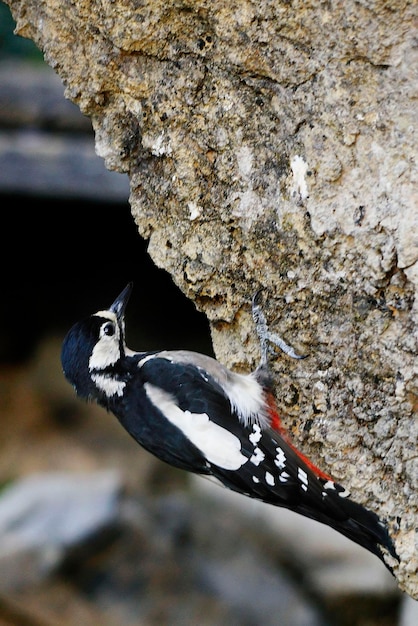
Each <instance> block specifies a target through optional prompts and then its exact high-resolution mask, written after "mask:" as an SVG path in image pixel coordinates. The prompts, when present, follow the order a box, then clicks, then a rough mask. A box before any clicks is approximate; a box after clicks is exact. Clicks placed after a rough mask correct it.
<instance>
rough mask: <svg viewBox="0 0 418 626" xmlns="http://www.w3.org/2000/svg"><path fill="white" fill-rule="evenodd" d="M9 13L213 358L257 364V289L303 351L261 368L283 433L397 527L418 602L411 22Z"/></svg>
mask: <svg viewBox="0 0 418 626" xmlns="http://www.w3.org/2000/svg"><path fill="white" fill-rule="evenodd" d="M8 4H9V5H10V8H11V10H12V14H13V16H14V18H15V20H16V21H17V30H16V32H17V34H19V35H22V36H25V37H29V38H31V39H33V40H34V41H35V43H36V44H37V45H38V46H39V47H40V48H41V49H42V50H43V52H44V55H45V59H46V61H47V62H48V63H49V64H50V65H51V66H52V67H53V68H54V69H55V71H56V72H57V73H58V75H59V76H60V77H61V79H62V81H63V83H64V85H65V87H66V91H65V93H66V96H67V97H68V98H69V99H71V100H72V101H73V102H75V103H76V104H77V105H78V106H79V107H80V109H81V110H82V112H83V113H84V114H86V115H87V116H89V117H90V118H91V120H92V123H93V126H94V129H95V133H96V150H97V152H98V154H99V155H100V156H101V157H103V158H104V160H105V163H106V166H107V167H108V168H109V169H115V170H118V171H121V172H126V173H128V175H129V178H130V184H131V197H130V203H131V207H132V213H133V215H134V218H135V221H136V223H137V225H138V229H139V233H140V234H141V235H142V236H143V237H144V238H147V239H149V253H150V255H151V256H152V258H153V259H154V261H155V263H156V264H157V265H158V266H160V267H163V268H165V269H166V270H168V271H169V272H170V274H171V275H172V276H173V278H174V280H175V282H176V283H177V284H178V285H179V286H180V288H181V289H182V290H183V291H184V292H185V293H186V294H187V295H188V296H189V297H190V298H192V299H193V300H194V301H195V302H196V305H197V307H198V308H199V309H200V310H202V311H204V312H205V314H206V315H207V316H208V318H209V320H210V321H211V330H212V337H213V342H214V349H215V352H216V354H217V356H218V358H219V359H220V360H221V361H223V362H224V363H225V364H227V365H228V366H230V367H235V368H237V369H241V370H248V368H249V367H254V366H255V364H256V362H257V358H258V350H257V342H256V337H255V335H254V332H253V326H252V321H251V314H250V299H251V296H252V295H253V293H254V292H255V291H256V290H257V289H260V288H261V289H262V290H263V292H264V296H265V310H266V313H267V315H268V316H269V319H270V322H271V325H272V327H273V328H274V331H275V332H278V333H279V334H281V335H282V336H283V337H284V338H285V339H286V340H287V341H288V342H290V343H292V344H293V345H295V347H296V348H297V349H298V350H299V351H305V352H307V353H309V355H310V357H309V359H306V360H304V361H302V362H289V359H287V358H286V357H282V356H279V355H278V358H277V359H275V358H273V359H272V361H273V363H272V366H273V370H274V374H275V377H276V381H277V397H278V402H279V405H280V407H281V408H282V412H283V414H284V421H285V423H286V425H287V426H288V427H289V428H290V429H291V430H292V432H293V435H294V438H295V440H296V443H297V444H298V445H299V446H301V447H302V448H303V449H304V451H305V452H307V453H309V454H310V455H311V456H312V457H313V458H314V459H315V460H316V461H317V462H318V463H319V464H320V465H321V466H322V467H323V468H324V469H325V470H327V471H328V472H330V473H332V474H333V475H334V476H335V477H336V478H337V479H338V480H339V481H340V482H342V483H343V484H345V485H346V486H349V487H350V489H351V492H352V495H353V496H354V497H355V499H357V500H358V501H360V502H362V503H363V504H364V505H366V506H368V507H370V508H372V509H374V510H375V511H376V512H378V513H379V514H380V515H381V516H382V517H384V518H385V519H387V520H388V523H389V526H390V529H391V532H392V535H393V537H394V539H395V541H396V545H397V550H398V552H399V555H400V557H401V561H402V562H401V566H400V567H399V570H398V571H397V576H398V580H399V584H400V587H401V588H402V589H404V590H405V591H407V592H408V593H409V594H410V595H412V596H413V597H415V598H418V582H417V568H418V561H417V555H416V546H415V542H416V537H415V526H416V515H417V504H418V497H417V488H418V459H417V454H416V445H417V436H418V420H417V414H416V407H417V396H418V388H417V381H416V377H415V362H416V354H417V330H416V329H417V303H416V291H417V286H418V269H417V268H418V265H417V259H418V210H417V206H418V185H417V175H416V119H417V105H416V99H415V100H414V96H413V94H414V92H415V93H416V89H417V83H418V77H417V73H416V67H417V63H418V58H417V57H418V52H417V50H418V49H417V47H416V45H415V43H414V38H415V36H416V19H417V5H416V3H408V2H405V1H398V2H391V3H390V5H389V3H387V2H383V0H381V1H379V0H377V1H371V0H365V1H362V2H354V0H349V1H348V2H344V3H335V4H334V3H331V4H330V3H318V2H292V3H289V2H287V1H284V0H283V1H276V0H274V1H272V0H258V1H257V2H251V1H245V0H241V2H234V3H227V4H226V3H224V2H222V1H218V0H214V1H212V2H206V1H204V0H193V1H188V0H185V1H184V2H181V3H174V2H169V3H167V2H166V1H164V2H160V1H158V0H154V1H152V0H151V1H149V2H144V3H137V2H134V1H133V0H117V1H116V2H108V1H103V2H92V1H89V0H81V1H80V2H77V3H73V4H68V3H61V2H57V1H56V0H46V1H44V2H42V3H39V2H34V1H33V0H20V1H18V0H8ZM68 219H70V216H68Z"/></svg>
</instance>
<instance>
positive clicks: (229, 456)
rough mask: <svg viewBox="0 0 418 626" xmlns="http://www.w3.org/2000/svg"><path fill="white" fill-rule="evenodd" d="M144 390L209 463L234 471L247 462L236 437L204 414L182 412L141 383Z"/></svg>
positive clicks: (171, 400)
mask: <svg viewBox="0 0 418 626" xmlns="http://www.w3.org/2000/svg"><path fill="white" fill-rule="evenodd" d="M144 388H145V391H146V394H147V396H148V398H149V399H150V400H151V402H152V403H153V404H154V405H155V406H156V407H158V409H159V410H160V411H161V412H162V414H163V415H164V417H165V418H166V419H168V420H169V421H170V422H171V423H172V424H174V425H175V426H177V428H179V429H180V430H181V431H182V433H183V434H184V435H185V436H186V437H187V439H189V440H190V441H191V442H192V443H193V444H194V445H195V446H196V448H198V449H199V450H200V451H201V452H202V454H203V455H204V456H205V457H206V459H207V460H208V461H209V463H213V464H214V465H218V467H222V468H223V469H226V470H238V469H239V468H240V467H242V466H243V465H244V463H246V462H247V461H248V459H247V457H245V456H244V455H243V454H242V453H241V442H240V440H239V439H238V437H236V436H235V435H233V434H232V433H230V432H229V431H228V430H226V429H225V428H222V427H221V426H218V424H214V423H213V422H211V421H210V420H209V417H208V416H207V414H206V413H191V412H190V411H182V410H181V409H180V408H179V407H178V406H177V404H176V402H175V399H174V398H173V396H172V395H171V394H169V393H167V392H165V391H163V390H161V389H159V388H158V387H155V386H154V385H151V384H150V383H145V384H144Z"/></svg>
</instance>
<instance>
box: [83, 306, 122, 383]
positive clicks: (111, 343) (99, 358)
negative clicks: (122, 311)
mask: <svg viewBox="0 0 418 626" xmlns="http://www.w3.org/2000/svg"><path fill="white" fill-rule="evenodd" d="M96 315H98V316H100V317H104V318H107V319H108V320H109V321H111V322H113V323H114V325H115V334H114V335H111V336H109V335H105V334H104V333H103V328H102V330H101V337H100V339H99V341H98V342H97V343H96V345H95V346H94V349H93V352H92V354H91V357H90V360H89V369H90V371H93V370H103V369H105V368H106V367H108V366H109V365H113V364H114V363H116V362H117V361H118V360H119V358H120V348H119V327H118V324H117V319H116V316H115V315H114V314H113V313H112V312H110V311H100V312H99V313H96ZM103 324H105V322H104V323H103Z"/></svg>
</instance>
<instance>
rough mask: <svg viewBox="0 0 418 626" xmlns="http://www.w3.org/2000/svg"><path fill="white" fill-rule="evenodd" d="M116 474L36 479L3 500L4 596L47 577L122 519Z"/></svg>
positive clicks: (0, 569) (0, 579) (0, 563)
mask: <svg viewBox="0 0 418 626" xmlns="http://www.w3.org/2000/svg"><path fill="white" fill-rule="evenodd" d="M120 488H121V481H120V478H119V476H118V475H117V474H116V472H113V471H112V472H111V471H108V472H106V471H103V472H92V473H89V474H83V473H74V474H70V473H63V472H58V473H44V474H33V475H31V476H27V477H25V478H22V479H21V480H18V481H17V482H16V483H15V484H12V485H10V486H9V487H7V488H6V489H5V490H4V491H3V493H2V494H1V497H0V592H4V591H5V590H7V589H15V588H21V587H27V586H28V585H31V584H34V583H35V582H37V581H39V580H41V579H42V578H45V577H46V576H48V575H49V574H50V573H51V571H53V570H54V569H55V568H56V567H57V566H58V565H60V564H61V563H62V561H63V560H64V558H65V556H66V554H67V553H68V550H71V549H73V548H74V547H75V546H80V545H81V544H82V543H83V542H86V543H87V542H88V541H89V540H90V541H93V542H94V541H95V539H96V537H97V536H98V534H100V533H104V532H105V531H106V530H108V529H109V528H111V527H112V526H113V525H114V524H115V522H116V520H117V518H118V508H117V507H118V500H117V497H118V493H119V491H120Z"/></svg>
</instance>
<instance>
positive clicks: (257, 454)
mask: <svg viewBox="0 0 418 626" xmlns="http://www.w3.org/2000/svg"><path fill="white" fill-rule="evenodd" d="M265 457H266V455H265V454H264V452H263V451H262V450H260V448H255V449H254V453H253V455H252V457H251V458H250V461H251V463H253V464H254V465H260V463H261V461H264V459H265Z"/></svg>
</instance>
